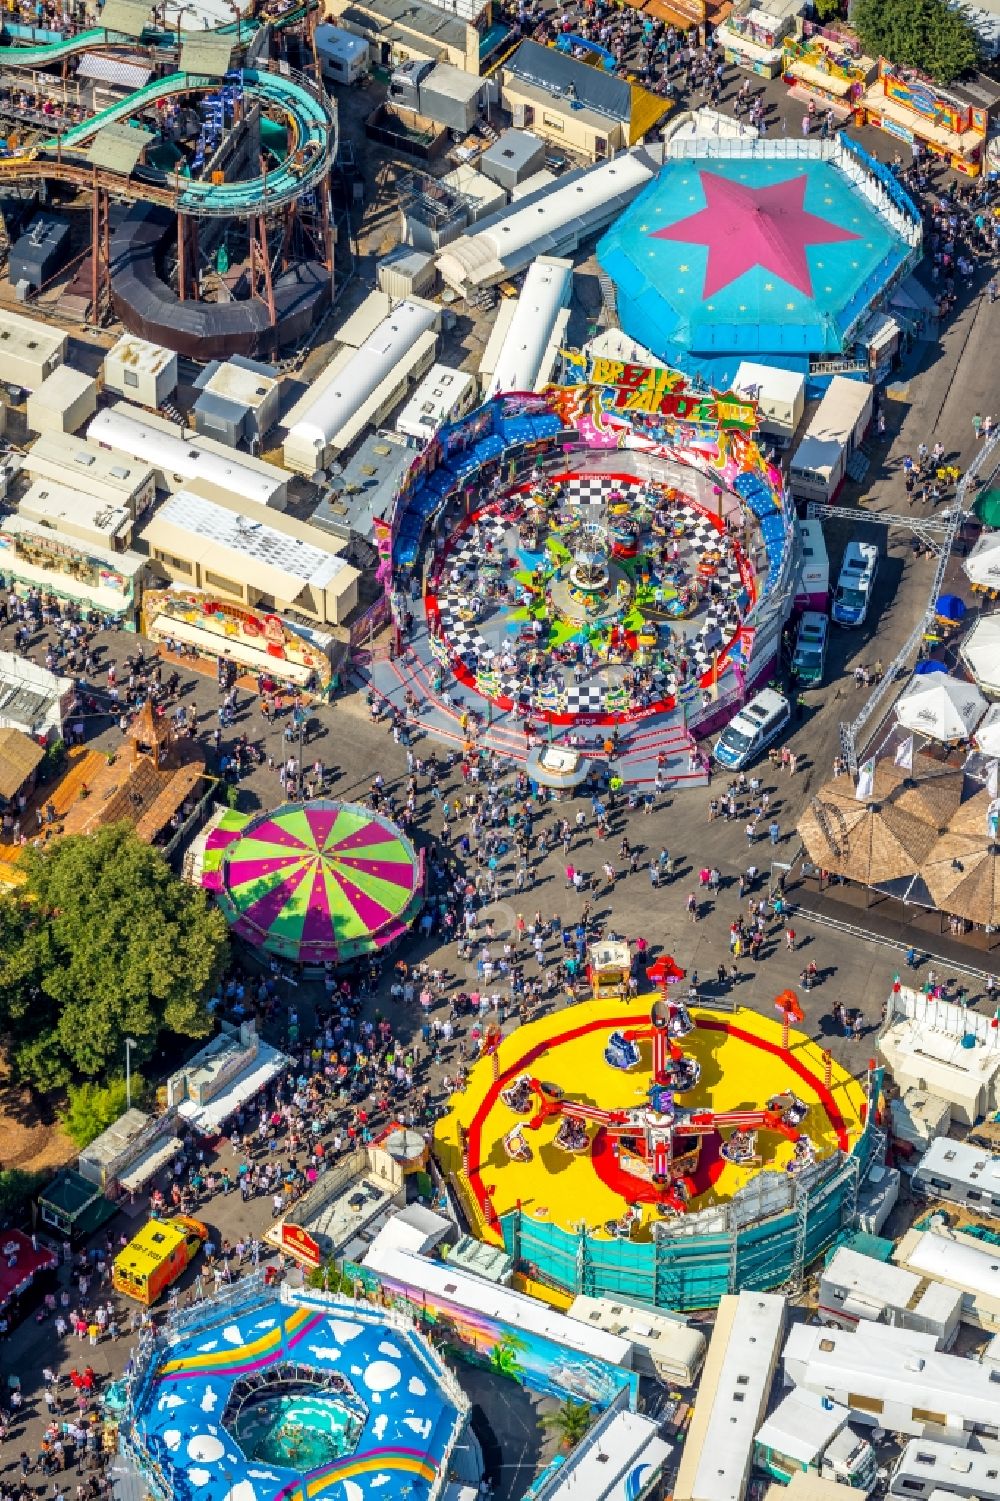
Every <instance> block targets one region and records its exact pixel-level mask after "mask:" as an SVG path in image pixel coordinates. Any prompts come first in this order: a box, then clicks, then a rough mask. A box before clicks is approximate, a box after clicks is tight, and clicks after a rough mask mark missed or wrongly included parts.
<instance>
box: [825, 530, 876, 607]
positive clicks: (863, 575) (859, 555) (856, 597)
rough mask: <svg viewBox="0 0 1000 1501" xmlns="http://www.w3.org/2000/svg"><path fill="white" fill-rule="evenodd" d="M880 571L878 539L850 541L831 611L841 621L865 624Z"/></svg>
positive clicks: (845, 552) (841, 566) (845, 550)
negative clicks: (876, 577)
mask: <svg viewBox="0 0 1000 1501" xmlns="http://www.w3.org/2000/svg"><path fill="white" fill-rule="evenodd" d="M877 573H878V548H877V547H876V546H875V545H874V543H872V542H853V541H852V542H848V544H847V546H846V548H845V549H844V561H843V562H842V563H841V565H840V577H839V578H838V580H837V592H836V594H835V595H834V596H833V609H832V610H831V612H830V613H831V614H832V616H833V618H834V620H835V621H836V622H837V624H838V625H846V626H852V625H864V623H865V618H866V616H867V614H868V607H869V605H870V604H871V602H872V590H873V588H874V587H875V575H876V574H877Z"/></svg>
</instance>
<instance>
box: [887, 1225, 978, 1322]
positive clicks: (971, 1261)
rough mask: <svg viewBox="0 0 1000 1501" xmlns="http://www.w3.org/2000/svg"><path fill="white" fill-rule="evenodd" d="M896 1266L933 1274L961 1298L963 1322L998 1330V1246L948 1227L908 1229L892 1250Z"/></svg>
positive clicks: (928, 1275) (931, 1275) (923, 1275)
mask: <svg viewBox="0 0 1000 1501" xmlns="http://www.w3.org/2000/svg"><path fill="white" fill-rule="evenodd" d="M892 1259H893V1261H894V1262H895V1263H896V1265H897V1266H901V1267H905V1268H906V1270H907V1271H910V1272H916V1273H917V1275H918V1276H921V1277H934V1278H935V1279H936V1280H937V1281H938V1282H943V1283H945V1284H946V1285H947V1286H948V1287H952V1288H955V1289H956V1291H957V1292H958V1293H959V1295H960V1296H961V1299H962V1322H963V1323H965V1324H969V1325H970V1326H971V1327H972V1328H973V1329H982V1330H983V1332H984V1333H986V1334H993V1333H997V1332H998V1331H1000V1249H998V1247H997V1246H996V1245H992V1244H990V1243H989V1242H988V1241H982V1240H978V1239H976V1237H975V1236H972V1235H966V1234H965V1233H964V1232H963V1231H961V1230H951V1229H949V1228H948V1227H947V1226H945V1225H940V1226H937V1227H936V1228H935V1229H933V1230H910V1231H908V1232H907V1234H906V1235H904V1236H903V1238H902V1240H901V1241H900V1242H899V1245H898V1246H897V1247H896V1249H895V1251H894V1252H893V1253H892Z"/></svg>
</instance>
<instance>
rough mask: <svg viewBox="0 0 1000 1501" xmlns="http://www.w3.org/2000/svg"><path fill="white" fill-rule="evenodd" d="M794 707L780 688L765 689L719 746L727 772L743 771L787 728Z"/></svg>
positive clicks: (717, 754) (716, 753)
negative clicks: (780, 691)
mask: <svg viewBox="0 0 1000 1501" xmlns="http://www.w3.org/2000/svg"><path fill="white" fill-rule="evenodd" d="M791 717H792V707H791V704H790V703H789V702H788V699H787V698H786V697H785V695H784V694H783V693H779V692H778V690H777V689H776V688H763V689H762V690H761V692H760V693H758V694H756V695H755V696H754V697H753V698H752V699H751V700H750V702H749V703H747V704H744V705H743V708H742V709H741V710H740V711H739V713H738V714H736V715H734V716H733V718H732V719H731V720H730V721H729V723H728V724H727V725H726V728H725V729H724V730H723V732H722V734H721V735H720V736H719V738H718V740H717V741H716V742H715V750H714V752H713V754H714V756H715V759H716V761H718V763H719V765H720V766H724V767H725V768H726V770H727V771H742V769H743V767H744V766H749V765H750V763H751V761H754V760H756V758H757V756H759V755H760V753H761V751H762V750H764V749H765V748H766V747H767V746H768V745H770V743H771V741H772V740H775V739H776V738H777V737H778V736H779V735H780V734H781V732H782V730H784V729H785V728H786V726H787V725H788V722H789V720H790V719H791Z"/></svg>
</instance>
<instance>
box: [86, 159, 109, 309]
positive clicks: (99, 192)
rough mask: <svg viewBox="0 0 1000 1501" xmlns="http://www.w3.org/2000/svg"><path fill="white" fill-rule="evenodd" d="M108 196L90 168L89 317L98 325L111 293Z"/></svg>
mask: <svg viewBox="0 0 1000 1501" xmlns="http://www.w3.org/2000/svg"><path fill="white" fill-rule="evenodd" d="M110 262H111V223H110V200H109V195H108V192H107V189H106V188H103V187H102V186H101V185H100V183H99V182H98V179H97V173H96V170H95V172H94V182H93V188H92V196H91V200H90V318H91V322H92V323H93V324H95V325H96V326H100V324H101V322H102V320H103V316H104V307H105V305H106V304H107V303H108V302H110V297H111V269H110Z"/></svg>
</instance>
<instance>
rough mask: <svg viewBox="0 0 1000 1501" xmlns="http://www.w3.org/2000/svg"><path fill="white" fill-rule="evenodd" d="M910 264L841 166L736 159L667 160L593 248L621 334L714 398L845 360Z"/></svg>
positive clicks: (897, 238) (889, 227) (904, 248)
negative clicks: (767, 366) (749, 362)
mask: <svg viewBox="0 0 1000 1501" xmlns="http://www.w3.org/2000/svg"><path fill="white" fill-rule="evenodd" d="M766 144H767V143H765V145H766ZM774 144H775V145H777V143H774ZM910 254H911V247H910V246H909V245H908V244H907V242H906V240H905V239H904V238H903V237H902V235H901V234H899V233H898V232H897V230H896V229H895V228H894V226H893V224H892V223H890V222H889V219H888V218H887V217H885V216H884V215H883V214H882V213H881V212H879V210H878V209H877V208H876V207H875V206H874V202H873V201H870V199H869V198H868V197H866V196H865V194H864V193H862V192H861V191H859V188H858V185H857V183H856V182H853V181H851V180H850V179H849V178H848V177H847V176H846V174H845V173H844V172H843V171H841V169H840V168H839V167H838V165H837V164H836V163H835V162H834V161H828V160H821V159H818V158H813V159H806V160H801V161H799V160H795V159H794V158H791V159H790V158H788V157H782V156H767V155H765V156H761V157H747V156H739V155H735V154H734V156H732V157H725V156H720V157H717V156H712V157H710V158H709V157H699V158H697V159H693V158H692V159H668V161H667V162H666V163H665V165H664V166H663V168H662V170H661V171H660V173H659V174H658V176H657V177H656V179H655V180H654V181H653V182H652V183H651V184H650V185H649V187H648V188H646V190H645V191H644V192H643V193H641V194H640V195H639V197H638V198H637V199H636V200H635V202H634V203H633V204H632V205H631V206H630V207H629V208H628V209H627V210H626V211H625V213H624V214H623V215H622V216H621V218H619V219H618V220H617V221H616V222H615V224H613V225H612V227H611V229H610V230H609V231H608V233H607V234H606V235H605V236H604V238H603V239H602V240H601V242H600V244H599V245H598V247H597V255H598V260H599V261H600V263H601V266H602V267H603V268H604V270H605V271H606V272H607V274H608V275H609V276H610V277H611V279H612V280H613V281H614V282H615V284H616V287H617V291H618V310H619V316H620V320H621V325H622V328H623V329H624V330H625V332H626V333H627V334H629V335H630V336H631V337H632V338H634V339H636V340H637V341H638V342H639V343H640V344H642V345H644V346H645V347H646V348H648V349H651V350H652V351H653V353H654V354H656V355H658V356H659V357H660V358H661V359H663V360H665V361H666V362H667V363H668V364H670V365H672V366H675V367H676V368H679V369H681V370H684V371H687V372H689V373H697V374H701V375H703V376H704V377H705V378H706V379H707V380H709V381H710V382H711V384H713V385H714V386H716V387H717V388H722V387H724V386H726V385H728V384H729V383H730V382H731V381H732V379H733V376H734V375H735V373H736V369H737V366H738V365H739V363H740V361H741V360H742V359H764V360H766V361H767V360H769V361H770V362H771V363H776V364H779V365H782V366H785V367H787V368H793V369H803V370H804V369H807V368H808V365H809V358H810V356H818V357H823V356H827V357H834V356H836V355H839V354H841V353H842V352H844V348H845V335H847V334H850V333H852V332H853V329H854V328H855V327H856V325H857V323H858V321H859V318H860V317H861V316H863V315H864V314H865V312H867V311H868V310H869V309H870V308H871V307H872V306H874V305H875V303H876V302H877V301H878V300H879V298H880V297H881V295H882V293H883V292H884V289H885V287H886V284H887V283H888V282H889V281H890V280H891V279H892V278H893V277H894V276H895V275H896V274H898V272H899V270H900V268H901V267H902V266H903V264H904V262H905V261H906V259H907V256H908V255H910Z"/></svg>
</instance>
